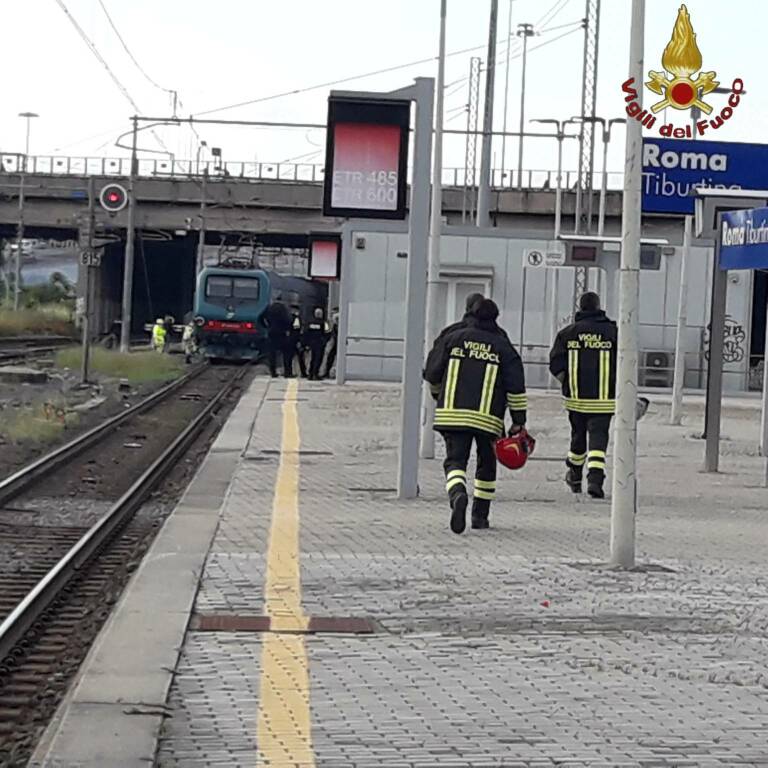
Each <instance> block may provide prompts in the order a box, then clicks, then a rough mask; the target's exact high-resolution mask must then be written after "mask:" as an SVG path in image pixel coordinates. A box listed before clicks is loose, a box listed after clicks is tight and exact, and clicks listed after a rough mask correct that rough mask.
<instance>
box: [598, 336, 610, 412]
mask: <svg viewBox="0 0 768 768" xmlns="http://www.w3.org/2000/svg"><path fill="white" fill-rule="evenodd" d="M610 381H611V353H610V352H609V351H608V350H607V349H601V350H600V389H599V392H600V399H601V400H608V398H609V394H610V391H611V390H610Z"/></svg>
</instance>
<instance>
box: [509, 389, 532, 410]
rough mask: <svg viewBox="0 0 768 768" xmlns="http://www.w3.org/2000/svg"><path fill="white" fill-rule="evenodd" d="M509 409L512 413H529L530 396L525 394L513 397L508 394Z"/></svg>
mask: <svg viewBox="0 0 768 768" xmlns="http://www.w3.org/2000/svg"><path fill="white" fill-rule="evenodd" d="M507 408H509V409H510V410H511V411H527V410H528V396H527V395H526V394H525V393H523V394H520V395H511V394H509V393H507Z"/></svg>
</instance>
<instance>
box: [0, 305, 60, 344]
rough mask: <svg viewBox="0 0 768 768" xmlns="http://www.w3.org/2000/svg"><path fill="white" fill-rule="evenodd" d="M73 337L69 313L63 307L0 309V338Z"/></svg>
mask: <svg viewBox="0 0 768 768" xmlns="http://www.w3.org/2000/svg"><path fill="white" fill-rule="evenodd" d="M35 334H41V335H53V336H72V337H74V335H75V326H74V325H73V324H72V322H71V320H70V312H69V310H68V309H67V307H65V306H64V305H60V304H52V305H50V306H48V307H40V308H39V309H19V310H16V311H15V312H14V311H13V310H12V309H6V308H2V309H0V338H2V337H4V336H32V335H35Z"/></svg>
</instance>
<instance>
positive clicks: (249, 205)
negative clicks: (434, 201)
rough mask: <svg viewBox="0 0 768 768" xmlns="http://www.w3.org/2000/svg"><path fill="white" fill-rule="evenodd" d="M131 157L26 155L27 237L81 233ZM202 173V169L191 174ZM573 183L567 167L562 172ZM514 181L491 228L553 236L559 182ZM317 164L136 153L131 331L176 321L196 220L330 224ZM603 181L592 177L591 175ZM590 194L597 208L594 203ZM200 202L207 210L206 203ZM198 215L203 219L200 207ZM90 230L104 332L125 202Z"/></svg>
mask: <svg viewBox="0 0 768 768" xmlns="http://www.w3.org/2000/svg"><path fill="white" fill-rule="evenodd" d="M127 163H128V161H127V160H125V159H114V160H111V159H108V158H90V159H88V158H39V157H38V158H29V164H28V170H27V173H26V174H25V181H24V190H25V201H24V221H25V234H26V236H27V237H30V238H45V239H54V240H72V239H74V240H77V239H78V238H79V237H80V235H81V232H82V231H83V228H84V225H85V222H86V218H87V207H88V200H87V197H88V193H87V190H88V180H89V178H91V177H93V178H94V179H95V186H96V189H97V191H98V189H100V188H101V186H103V185H104V184H105V183H107V182H109V181H118V182H122V183H124V184H126V183H127V171H128V167H127ZM19 171H20V168H19V167H18V156H16V155H0V239H6V240H8V239H13V238H15V237H16V233H17V222H18V216H19V211H18V198H19V188H20V182H21V175H20V172H19ZM197 171H200V173H197ZM564 177H565V184H564V186H566V185H567V186H568V187H569V188H570V187H571V186H572V182H575V175H574V174H564ZM443 181H444V183H445V186H444V188H443V205H442V211H443V216H444V217H445V220H446V221H447V223H449V224H460V223H461V222H462V219H463V217H464V213H465V212H466V210H467V208H468V207H470V208H471V206H472V204H473V201H474V200H475V199H476V190H475V189H474V188H469V189H467V188H465V187H464V183H463V182H464V180H463V172H462V171H460V170H458V169H446V170H445V171H444V179H443ZM523 181H524V186H523V188H522V189H516V188H510V187H509V186H507V185H506V182H507V178H506V176H504V175H502V174H499V173H498V172H497V173H496V174H495V186H494V189H493V192H492V198H491V218H492V221H493V223H494V226H496V227H499V228H503V229H519V230H525V231H529V232H542V233H545V232H552V230H553V224H554V210H555V190H554V186H555V184H556V178H555V175H554V172H551V171H540V172H539V171H531V172H528V173H527V174H526V175H525V176H524V179H523ZM322 183H323V182H322V167H321V166H315V165H301V164H268V163H251V164H246V163H241V164H227V165H226V166H224V167H213V166H211V165H210V164H208V165H207V167H193V164H191V163H188V164H181V165H180V164H179V163H173V164H172V163H171V162H170V161H168V162H164V161H162V160H160V161H156V160H152V161H140V163H139V174H138V178H137V180H136V181H135V183H134V190H135V199H136V229H137V233H138V236H137V258H136V266H135V270H134V317H135V329H134V330H136V331H138V330H139V329H140V328H141V326H142V325H143V323H144V322H145V321H146V320H147V319H149V318H151V317H153V316H154V315H156V314H159V313H164V312H170V313H171V314H174V315H175V316H177V317H180V316H181V315H182V314H183V312H184V311H186V310H187V309H188V308H189V306H190V304H191V296H192V294H193V291H194V281H195V261H196V252H197V245H198V239H199V230H200V227H201V222H202V221H203V220H204V230H205V243H206V245H207V246H209V247H211V248H213V247H215V246H218V247H223V246H230V247H232V246H237V245H238V244H252V245H255V244H258V245H260V246H263V247H267V248H283V249H297V250H299V251H300V250H302V249H304V248H306V246H307V243H308V235H309V233H310V232H336V231H339V230H340V229H341V227H342V225H343V223H344V222H343V220H341V219H329V218H325V217H323V216H322ZM598 183H599V182H598ZM597 197H598V196H597V194H595V200H594V206H593V208H594V210H595V211H597V209H598V200H597ZM203 203H204V204H205V205H204V211H203V207H202V204H203ZM575 203H576V200H575V193H574V192H572V191H565V192H564V193H563V231H564V232H569V231H573V221H574V216H573V214H574V209H575ZM201 214H202V215H201ZM620 214H621V193H620V192H618V191H609V193H608V195H607V200H606V233H607V234H611V233H618V231H619V227H620ZM96 224H97V233H98V235H99V237H100V238H102V241H103V242H104V243H105V256H104V260H103V266H102V268H101V269H100V270H99V272H98V277H97V279H96V281H95V282H96V285H95V288H94V291H95V295H94V299H95V302H94V306H95V307H96V317H95V320H96V328H97V330H98V331H100V332H106V331H107V330H108V328H109V326H110V324H111V322H112V320H114V319H115V318H116V317H118V316H119V311H120V301H121V285H122V279H123V277H122V272H123V256H124V248H125V233H126V226H127V210H123V211H121V212H119V213H117V214H108V213H106V212H105V211H103V210H101V209H100V208H97V214H96ZM644 228H645V229H646V231H647V234H649V235H652V236H663V237H667V238H669V239H670V241H671V242H679V241H680V238H681V230H680V223H679V221H678V220H675V219H668V218H663V217H652V218H648V219H647V221H645V222H644Z"/></svg>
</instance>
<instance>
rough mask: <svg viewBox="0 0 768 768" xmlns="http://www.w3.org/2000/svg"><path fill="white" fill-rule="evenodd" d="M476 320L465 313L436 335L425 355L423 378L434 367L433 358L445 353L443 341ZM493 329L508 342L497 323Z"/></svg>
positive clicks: (468, 313) (470, 314) (471, 315)
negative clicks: (427, 370) (428, 369)
mask: <svg viewBox="0 0 768 768" xmlns="http://www.w3.org/2000/svg"><path fill="white" fill-rule="evenodd" d="M475 322H476V319H475V316H474V315H473V314H472V313H471V312H465V313H464V317H462V318H461V320H458V321H457V322H455V323H451V324H450V325H447V326H446V327H445V328H443V330H442V331H440V333H439V334H438V336H437V338H436V339H435V343H434V345H433V347H432V349H431V350H430V352H429V354H428V355H427V362H426V365H425V366H424V378H426V369H427V368H429V367H430V366H431V365H434V363H433V358H439V357H440V356H441V355H443V354H444V352H445V340H446V339H447V338H448V337H449V336H450V335H451V334H452V333H455V332H456V331H460V330H461V329H462V328H466V327H467V326H469V325H471V324H472V323H475ZM493 325H494V327H495V329H496V330H497V331H498V332H499V333H500V334H501V335H502V336H504V338H505V339H506V340H507V341H509V336H507V332H506V331H505V330H504V329H503V328H502V327H501V326H499V325H498V324H497V323H495V322H494V324H493Z"/></svg>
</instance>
